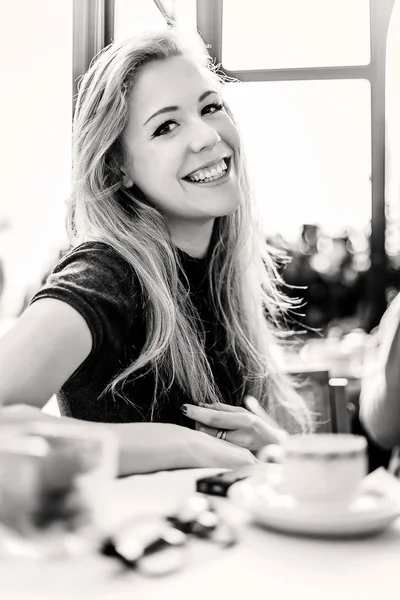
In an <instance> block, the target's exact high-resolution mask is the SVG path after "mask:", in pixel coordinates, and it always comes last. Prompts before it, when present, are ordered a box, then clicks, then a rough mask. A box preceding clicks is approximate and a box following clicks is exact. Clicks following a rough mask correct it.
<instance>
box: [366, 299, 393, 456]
mask: <svg viewBox="0 0 400 600" xmlns="http://www.w3.org/2000/svg"><path fill="white" fill-rule="evenodd" d="M360 419H361V421H362V423H363V425H364V427H365V429H366V431H367V432H368V433H369V434H370V436H371V437H372V438H373V439H374V440H375V441H376V442H378V444H380V445H381V446H383V447H385V448H392V447H393V446H397V445H399V444H400V295H399V296H397V297H396V298H395V299H394V300H393V302H392V304H391V305H390V307H389V308H388V310H387V311H386V313H385V314H384V316H383V317H382V320H381V323H380V325H379V329H378V331H377V334H376V345H375V347H372V348H370V349H369V351H368V352H367V356H366V359H365V364H364V375H363V379H362V386H361V396H360Z"/></svg>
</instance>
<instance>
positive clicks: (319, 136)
mask: <svg viewBox="0 0 400 600" xmlns="http://www.w3.org/2000/svg"><path fill="white" fill-rule="evenodd" d="M226 97H227V100H228V102H229V104H230V106H231V107H232V110H233V111H234V114H235V115H237V120H238V123H239V125H240V128H241V131H242V135H243V138H244V144H245V148H246V154H247V157H248V161H249V168H250V171H251V174H252V180H253V183H254V191H255V195H256V197H257V199H258V201H259V203H260V207H261V210H262V213H263V218H264V225H265V231H266V234H274V233H281V234H282V235H284V236H285V237H287V239H296V238H297V237H298V232H299V230H300V228H301V225H302V224H304V223H315V224H319V225H321V226H322V227H323V228H324V230H325V231H326V232H327V233H329V234H331V235H336V234H338V233H339V232H340V233H341V232H343V231H344V229H345V228H346V227H349V226H354V227H356V228H358V229H360V228H363V227H367V226H368V224H369V221H370V218H371V182H370V174H371V134H370V130H371V108H370V84H369V82H368V81H366V80H334V81H333V80H330V81H294V82H293V81H290V82H252V83H229V84H227V85H226Z"/></svg>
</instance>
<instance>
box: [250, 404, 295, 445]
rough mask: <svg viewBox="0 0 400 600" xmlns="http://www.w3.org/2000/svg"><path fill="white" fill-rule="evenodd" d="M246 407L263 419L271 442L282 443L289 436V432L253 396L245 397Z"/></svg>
mask: <svg viewBox="0 0 400 600" xmlns="http://www.w3.org/2000/svg"><path fill="white" fill-rule="evenodd" d="M244 403H245V405H246V407H247V408H248V409H249V410H250V411H251V412H252V413H253V414H254V415H256V416H257V417H259V418H260V419H261V420H262V421H263V425H264V427H265V430H266V432H268V434H269V436H270V438H271V440H270V441H271V442H272V443H276V444H281V443H283V442H284V440H285V439H286V438H287V437H288V433H287V432H286V431H284V430H283V429H281V428H280V427H279V425H278V424H277V423H276V421H275V420H274V419H273V418H272V417H271V416H270V415H269V414H268V413H267V411H266V410H265V408H263V407H262V406H261V404H260V403H259V402H258V400H257V399H256V398H254V397H253V396H246V398H245V399H244Z"/></svg>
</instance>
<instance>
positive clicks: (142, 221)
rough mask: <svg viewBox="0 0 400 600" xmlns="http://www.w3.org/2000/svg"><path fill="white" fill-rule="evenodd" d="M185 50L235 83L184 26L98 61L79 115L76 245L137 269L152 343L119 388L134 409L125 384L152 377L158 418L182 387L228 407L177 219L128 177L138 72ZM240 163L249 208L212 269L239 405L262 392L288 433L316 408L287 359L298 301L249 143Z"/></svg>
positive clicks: (218, 237)
mask: <svg viewBox="0 0 400 600" xmlns="http://www.w3.org/2000/svg"><path fill="white" fill-rule="evenodd" d="M180 55H185V56H189V57H190V58H191V59H192V60H194V61H195V62H196V64H197V65H198V66H199V68H200V69H206V70H207V74H208V76H210V77H212V78H213V79H214V82H215V84H216V85H218V86H219V87H221V88H223V83H224V81H223V76H221V74H219V73H218V70H217V67H216V66H215V65H214V64H213V62H212V60H211V59H210V57H209V55H208V53H207V51H206V49H205V47H204V45H203V44H202V42H201V40H200V39H198V38H196V39H191V40H190V41H188V39H187V38H186V37H184V36H183V35H182V34H181V33H180V32H178V31H176V30H169V31H162V32H158V33H147V34H142V35H138V36H135V37H134V38H131V39H128V40H125V41H123V42H118V43H113V44H111V45H110V46H109V47H108V48H106V49H105V50H104V51H102V52H101V53H100V54H99V55H98V56H97V57H95V59H94V61H93V63H92V64H91V66H90V68H89V70H88V72H87V73H86V74H85V75H84V76H83V78H82V79H81V81H80V85H79V93H78V97H77V101H76V109H75V117H74V130H73V193H72V197H71V202H70V206H69V213H68V231H69V234H70V237H71V240H72V243H73V245H77V244H79V243H81V242H83V241H86V240H98V241H102V242H105V243H107V244H109V245H110V246H112V247H113V248H114V249H115V250H116V251H117V252H118V253H119V254H120V255H122V257H123V258H124V259H125V260H126V261H127V262H128V263H129V264H130V265H131V267H132V271H133V272H134V274H135V276H136V277H137V280H138V281H139V283H140V286H141V290H142V294H143V297H144V307H145V311H144V319H145V323H146V341H145V345H144V347H143V349H142V351H141V353H140V355H139V356H138V358H137V359H136V360H135V361H134V362H133V363H132V364H130V365H129V366H128V367H127V368H126V369H125V370H123V371H122V372H120V373H118V374H117V375H116V377H115V378H114V380H113V381H111V382H110V384H109V386H108V388H107V390H110V391H111V392H112V394H113V396H114V397H115V396H116V395H118V396H122V397H123V398H125V400H126V401H127V402H132V403H134V401H132V399H129V398H126V397H125V396H124V384H125V383H126V382H127V380H128V379H132V378H134V377H137V376H140V374H143V373H144V372H148V371H151V372H152V373H154V377H155V393H154V397H153V400H152V405H151V418H153V416H154V414H155V413H156V412H157V410H158V408H159V405H160V403H161V402H162V398H163V397H164V394H165V393H166V392H167V391H168V390H169V389H170V388H171V386H172V384H173V383H174V382H175V383H177V384H178V386H179V387H180V389H181V390H182V391H183V392H184V393H185V394H187V395H188V397H189V398H191V399H192V401H193V402H194V403H199V402H215V401H220V402H224V398H221V396H220V392H219V390H218V388H217V386H216V384H215V382H214V378H213V374H212V370H211V367H210V364H209V361H208V359H207V355H206V351H205V348H204V340H203V337H202V334H201V332H200V331H199V328H198V324H197V323H198V321H196V311H195V308H194V307H193V305H192V303H191V301H190V295H189V293H188V285H187V283H188V282H187V280H186V284H185V277H182V276H180V275H182V272H183V269H182V264H181V262H180V257H179V253H178V251H177V248H176V247H175V246H174V244H173V243H172V241H171V236H170V232H169V229H168V226H167V222H166V219H165V217H164V216H163V214H161V213H160V212H159V210H157V209H156V208H154V207H153V206H152V205H151V204H150V203H149V202H148V201H147V199H146V198H145V197H144V195H143V194H142V193H141V191H140V190H139V189H138V188H136V187H135V186H133V188H130V189H129V190H128V189H126V188H125V187H124V185H123V174H122V172H121V165H123V164H124V162H125V158H126V151H125V149H124V146H123V142H122V134H123V131H124V129H125V126H126V124H127V121H128V112H129V105H128V103H129V97H130V93H131V90H132V87H133V86H134V85H135V81H136V79H137V77H138V74H139V73H140V71H141V69H142V68H143V67H144V66H145V65H146V64H148V63H149V62H152V61H162V60H166V59H168V58H170V57H175V56H180ZM222 93H223V89H222ZM226 110H227V112H228V114H229V115H230V116H231V118H232V119H233V120H234V117H233V115H232V113H231V111H230V109H229V107H226ZM133 159H134V157H133ZM235 165H236V166H237V169H238V182H239V186H240V192H241V196H242V201H241V203H240V206H239V207H238V208H237V210H236V211H235V212H233V213H232V214H229V215H227V216H223V217H219V218H217V219H216V220H215V223H214V232H213V247H212V248H210V251H209V256H210V261H209V268H208V280H209V287H210V294H211V302H212V305H213V310H214V313H215V315H216V317H217V319H218V320H219V322H220V323H221V324H222V326H223V327H224V330H225V332H226V339H227V348H229V352H230V353H232V355H233V356H234V358H235V361H236V364H237V366H238V369H239V372H240V374H241V377H242V381H243V385H242V387H241V389H240V392H239V393H238V396H237V398H236V399H235V400H234V401H235V402H237V404H240V403H241V402H242V400H243V398H244V396H245V395H246V394H251V395H253V396H255V397H256V398H257V399H258V400H259V402H260V403H261V404H262V405H263V406H264V407H266V409H267V410H268V411H269V412H270V414H271V415H272V416H273V417H274V418H275V419H276V420H277V421H278V423H280V424H281V425H282V426H283V427H286V429H288V430H293V431H307V430H310V429H311V428H312V417H311V413H310V411H309V410H308V407H307V406H306V404H305V402H304V400H303V399H302V398H301V396H300V395H298V394H297V392H296V390H295V388H294V386H293V384H292V382H291V381H290V379H289V377H288V376H287V375H285V374H284V373H283V371H282V370H281V369H280V367H279V365H278V363H279V361H278V360H277V357H278V356H279V347H278V346H279V339H280V333H279V332H280V330H281V327H280V323H281V322H282V315H283V314H285V312H286V311H288V310H290V309H291V308H292V307H293V304H292V301H290V300H289V299H288V298H287V297H286V296H285V295H284V293H282V290H281V284H282V281H281V279H280V276H279V274H278V269H277V267H276V261H275V259H274V256H273V253H272V251H271V249H270V248H268V246H267V245H266V242H265V238H264V235H263V231H262V229H261V225H260V223H261V219H260V217H259V215H258V214H257V211H256V204H255V202H254V201H253V198H252V194H251V188H250V184H249V180H248V174H247V168H246V161H245V157H244V155H243V147H242V144H240V148H239V150H238V151H237V152H236V155H235Z"/></svg>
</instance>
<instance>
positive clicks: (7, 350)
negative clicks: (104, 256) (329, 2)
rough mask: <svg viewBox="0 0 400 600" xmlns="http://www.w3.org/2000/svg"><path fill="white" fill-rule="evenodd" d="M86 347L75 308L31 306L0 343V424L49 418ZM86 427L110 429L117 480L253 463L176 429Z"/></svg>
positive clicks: (85, 330)
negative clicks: (47, 410)
mask: <svg viewBox="0 0 400 600" xmlns="http://www.w3.org/2000/svg"><path fill="white" fill-rule="evenodd" d="M91 347H92V338H91V333H90V330H89V327H88V326H87V324H86V321H85V320H84V319H83V317H82V316H81V315H80V314H79V313H78V311H76V310H75V309H74V308H72V307H71V306H69V305H68V304H67V303H64V302H61V301H59V300H54V299H51V298H49V299H47V298H46V299H41V300H38V301H37V302H35V303H34V304H32V305H31V306H30V307H29V308H28V309H27V310H26V311H25V312H24V314H23V315H22V316H21V317H20V319H19V320H18V321H17V323H16V324H15V325H14V327H13V328H12V329H11V330H9V331H8V332H7V333H6V334H5V335H4V336H3V337H2V338H1V339H0V374H1V375H0V405H3V406H4V408H3V409H2V410H1V411H0V422H3V423H5V422H21V421H27V420H28V421H29V420H42V419H44V420H49V419H50V420H51V419H54V417H51V416H48V415H44V414H43V413H42V412H41V411H40V410H39V409H41V408H42V407H43V406H44V405H45V403H46V402H47V401H48V400H49V398H51V396H52V395H53V394H55V393H56V392H58V390H59V389H60V388H61V387H62V385H63V384H64V383H65V381H66V380H67V379H68V378H69V377H70V376H71V374H72V373H73V372H74V371H75V370H76V369H77V368H78V367H79V365H80V364H81V363H82V362H83V361H84V360H85V358H86V357H87V356H88V355H89V353H90V350H91ZM9 405H11V406H9ZM61 419H62V420H63V422H65V423H67V422H72V423H76V422H77V421H76V420H75V419H70V418H67V417H61ZM85 424H86V425H88V426H91V427H106V428H109V429H111V430H112V431H114V433H115V434H116V435H117V438H118V440H119V443H120V474H121V475H122V474H124V475H125V474H130V473H145V472H149V471H157V470H164V469H176V468H190V467H226V468H234V467H236V466H241V465H243V464H248V463H251V462H254V458H253V456H252V455H251V453H250V452H248V451H246V450H243V449H242V448H238V447H237V446H234V445H233V444H228V443H226V442H222V441H220V440H214V439H212V438H210V437H209V436H207V435H205V434H204V433H201V432H196V431H193V430H190V429H188V428H185V427H180V426H178V425H172V424H164V423H124V424H100V423H93V422H88V421H85Z"/></svg>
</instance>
